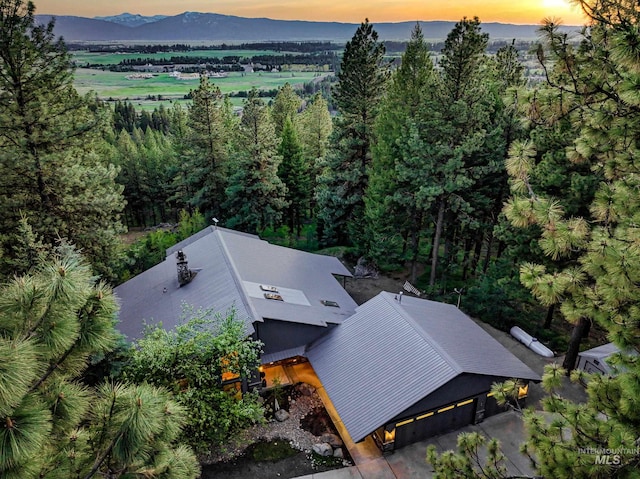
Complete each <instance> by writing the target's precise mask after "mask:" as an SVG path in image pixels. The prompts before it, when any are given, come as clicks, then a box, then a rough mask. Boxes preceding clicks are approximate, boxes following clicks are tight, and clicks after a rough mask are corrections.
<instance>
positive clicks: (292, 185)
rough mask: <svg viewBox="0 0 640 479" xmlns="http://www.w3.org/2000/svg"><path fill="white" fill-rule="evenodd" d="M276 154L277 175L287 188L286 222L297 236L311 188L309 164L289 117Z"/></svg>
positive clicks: (306, 208) (300, 228) (305, 212)
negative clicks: (277, 160) (279, 158)
mask: <svg viewBox="0 0 640 479" xmlns="http://www.w3.org/2000/svg"><path fill="white" fill-rule="evenodd" d="M278 154H279V155H280V157H281V158H282V162H281V163H280V166H279V167H278V177H279V178H280V179H281V180H282V182H283V183H284V185H285V187H286V189H287V193H286V194H285V200H286V202H287V204H288V206H287V210H286V212H285V217H286V222H287V224H288V226H289V229H290V231H291V234H294V233H296V234H297V235H298V236H299V235H300V232H301V230H302V219H303V218H304V216H305V215H306V214H307V212H308V211H309V206H310V205H309V199H310V197H311V190H310V178H309V165H308V163H307V162H306V161H305V158H304V155H303V153H302V145H301V144H300V140H298V135H297V134H296V130H295V127H294V126H293V122H292V121H291V119H290V118H287V119H286V120H285V122H284V128H283V129H282V138H281V141H280V145H279V146H278Z"/></svg>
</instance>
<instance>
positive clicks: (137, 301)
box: [114, 226, 357, 364]
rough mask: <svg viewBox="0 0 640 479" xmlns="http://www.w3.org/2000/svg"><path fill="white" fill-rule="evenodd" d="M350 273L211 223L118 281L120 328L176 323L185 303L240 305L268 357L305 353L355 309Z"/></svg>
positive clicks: (134, 331) (138, 333) (137, 331)
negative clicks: (345, 282) (346, 282)
mask: <svg viewBox="0 0 640 479" xmlns="http://www.w3.org/2000/svg"><path fill="white" fill-rule="evenodd" d="M181 271H182V273H181ZM350 276H351V273H350V272H349V270H348V269H347V268H346V267H345V266H344V265H343V264H342V263H341V262H340V261H339V260H338V259H337V258H334V257H331V256H324V255H318V254H312V253H307V252H304V251H298V250H294V249H291V248H285V247H282V246H277V245H273V244H270V243H269V242H267V241H264V240H261V239H260V238H259V237H257V236H255V235H250V234H245V233H241V232H238V231H233V230H228V229H225V228H219V227H214V226H211V227H208V228H205V229H204V230H202V231H200V232H199V233H197V234H195V235H193V236H191V237H190V238H187V239H186V240H184V241H182V242H181V243H178V244H176V245H175V246H173V247H172V248H170V249H168V250H167V256H166V259H165V260H164V261H163V262H162V263H160V264H158V265H156V266H154V267H152V268H150V269H149V270H147V271H145V272H143V273H141V274H139V275H138V276H136V277H134V278H132V279H130V280H129V281H127V282H126V283H124V284H121V285H120V286H118V287H116V288H115V290H114V292H115V294H116V296H117V297H118V299H119V302H120V314H119V323H118V325H117V328H118V329H119V330H120V332H122V333H123V334H124V335H125V336H126V337H127V338H128V339H129V340H135V339H139V338H141V337H142V336H143V334H144V329H145V327H146V325H155V324H159V323H162V326H163V327H164V328H166V329H172V328H174V327H175V326H177V325H178V324H179V323H180V321H181V318H183V308H184V305H188V306H189V307H192V308H195V309H203V310H211V311H215V312H221V313H225V312H226V311H228V310H229V309H230V308H234V309H235V311H236V314H237V317H239V318H240V319H242V320H243V321H244V322H245V325H246V330H247V335H252V336H253V337H254V338H255V339H259V340H261V341H262V342H263V343H264V347H263V355H262V361H263V363H265V364H266V363H271V362H275V361H278V360H282V359H286V358H289V357H296V356H302V355H303V354H304V349H305V347H306V345H307V344H309V343H310V342H312V341H314V340H315V339H318V338H319V337H320V336H322V335H324V334H325V333H326V332H327V331H329V330H331V329H332V328H334V327H335V326H337V325H339V324H341V323H342V322H343V321H344V320H345V319H347V318H348V317H350V316H351V315H352V314H353V313H354V311H355V308H356V306H357V305H356V303H355V302H354V300H353V299H352V298H351V296H349V294H348V293H347V292H346V291H345V290H344V288H343V287H342V286H341V284H340V282H339V279H340V278H345V277H350ZM181 278H182V279H181Z"/></svg>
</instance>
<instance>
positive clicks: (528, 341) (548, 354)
mask: <svg viewBox="0 0 640 479" xmlns="http://www.w3.org/2000/svg"><path fill="white" fill-rule="evenodd" d="M510 333H511V336H513V337H514V338H516V339H517V340H518V341H520V342H521V343H522V344H524V345H525V346H526V347H528V348H529V349H530V350H531V351H533V352H535V353H537V354H539V355H540V356H544V357H545V358H552V357H553V351H551V350H550V349H549V348H548V347H546V346H545V345H544V344H542V343H541V342H540V341H538V340H537V339H536V338H534V337H533V336H531V335H530V334H528V333H525V332H524V331H523V330H522V329H521V328H519V327H518V326H514V327H513V328H511V331H510Z"/></svg>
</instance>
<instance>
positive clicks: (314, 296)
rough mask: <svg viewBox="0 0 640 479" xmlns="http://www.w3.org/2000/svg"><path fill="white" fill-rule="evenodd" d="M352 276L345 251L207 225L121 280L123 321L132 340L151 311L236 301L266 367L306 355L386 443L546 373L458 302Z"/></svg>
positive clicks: (487, 404)
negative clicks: (390, 289)
mask: <svg viewBox="0 0 640 479" xmlns="http://www.w3.org/2000/svg"><path fill="white" fill-rule="evenodd" d="M176 254H177V256H178V257H177V258H176ZM187 261H188V265H187ZM350 276H351V273H350V272H349V270H348V269H347V268H346V267H345V266H344V265H343V264H342V263H341V262H340V261H339V260H338V259H336V258H333V257H329V256H323V255H318V254H311V253H306V252H302V251H297V250H293V249H290V248H285V247H281V246H275V245H272V244H270V243H268V242H266V241H263V240H261V239H259V238H258V237H257V236H254V235H248V234H244V233H239V232H236V231H231V230H228V229H224V228H215V227H209V228H206V229H205V230H203V231H201V232H200V233H198V234H196V235H194V236H192V237H191V238H188V239H187V240H185V241H183V242H181V243H179V244H177V245H175V246H174V247H172V248H170V249H169V250H168V251H167V258H166V259H165V261H163V262H162V263H161V264H159V265H157V266H154V267H153V268H151V269H149V270H148V271H146V272H144V273H142V274H140V275H138V276H136V277H134V278H132V279H131V280H129V281H127V282H126V283H124V284H122V285H120V286H118V287H117V288H116V289H115V293H116V295H117V296H118V298H119V300H120V302H121V310H120V323H119V325H118V328H119V329H120V331H121V332H122V333H124V334H125V335H126V336H127V337H128V338H129V339H130V340H133V339H137V338H140V337H141V336H142V334H143V330H144V327H145V323H147V324H155V323H158V322H162V324H163V327H165V328H167V329H170V328H173V327H175V326H176V325H177V324H178V321H179V318H180V315H181V310H182V304H183V303H186V304H189V305H192V306H194V307H196V308H205V309H213V310H216V311H221V312H224V311H226V310H228V309H229V308H230V307H234V308H235V309H236V311H237V315H238V317H239V318H241V319H242V320H243V321H244V322H245V324H246V329H247V334H248V335H251V336H253V337H254V338H256V339H260V340H261V341H263V343H264V354H263V355H262V358H261V359H262V364H263V369H264V371H266V372H268V371H272V372H273V371H274V370H276V369H277V368H280V369H281V370H282V366H283V365H285V366H286V365H287V364H291V363H296V362H303V361H308V362H309V363H310V364H311V366H312V367H313V370H314V371H315V373H316V374H317V376H318V378H319V379H320V381H321V382H322V384H323V386H324V389H325V391H326V392H327V394H328V396H329V398H330V400H331V401H332V402H333V405H334V407H335V409H336V410H337V412H338V414H339V415H340V418H341V420H342V422H343V424H344V426H345V428H346V430H347V431H348V433H349V435H350V436H351V438H352V439H353V440H354V441H356V442H357V441H360V440H363V439H365V438H366V437H367V436H369V435H373V436H374V438H376V439H377V442H378V444H379V445H380V446H381V447H382V448H383V449H384V450H393V449H394V448H398V447H402V446H405V445H407V444H409V443H411V442H414V441H417V440H420V439H423V438H425V437H429V436H433V435H436V434H439V433H441V432H444V431H448V430H452V429H456V428H459V427H462V426H465V425H467V424H470V423H477V422H480V421H482V420H483V419H484V417H487V416H490V415H492V414H495V413H497V412H499V411H501V410H503V409H502V408H500V407H499V406H498V405H497V404H496V402H495V400H494V399H493V398H492V397H491V394H490V388H491V385H492V384H493V383H494V382H496V381H501V380H504V379H510V378H517V379H520V380H521V382H522V388H521V391H522V394H523V396H524V395H526V392H527V385H528V382H529V381H539V380H540V377H539V376H538V375H537V374H535V373H534V372H533V371H531V370H530V369H529V368H528V367H527V366H525V365H524V364H523V363H522V362H520V361H519V360H518V359H517V358H516V357H515V356H513V355H512V354H511V353H510V352H509V351H507V350H506V349H505V348H504V347H503V346H502V345H501V344H499V343H498V342H497V341H496V340H494V339H493V338H492V337H491V336H490V335H489V334H488V333H486V332H485V331H484V330H483V329H482V328H480V327H479V326H478V325H476V324H475V323H474V322H473V321H472V320H471V319H470V318H468V317H467V316H466V315H465V314H464V313H462V312H461V311H460V310H459V309H457V308H456V307H455V306H452V305H448V304H443V303H436V302H433V301H426V300H421V299H417V298H412V297H408V296H405V297H402V298H398V299H396V297H395V296H394V295H393V294H390V293H381V294H380V295H378V296H377V297H375V298H373V299H371V300H370V301H368V302H367V303H365V304H363V305H362V306H359V307H358V306H357V305H356V303H355V302H354V301H353V299H352V298H351V297H350V296H349V294H348V293H347V292H346V291H345V290H344V288H343V287H342V285H341V284H340V281H344V280H345V278H348V277H350ZM181 283H182V286H181ZM261 384H262V385H264V380H262V381H261V380H260V379H259V378H257V380H256V381H255V382H254V383H253V384H248V385H246V386H248V387H251V386H260V385H261Z"/></svg>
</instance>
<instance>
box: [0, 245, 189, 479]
mask: <svg viewBox="0 0 640 479" xmlns="http://www.w3.org/2000/svg"><path fill="white" fill-rule="evenodd" d="M37 256H38V255H37ZM40 258H42V257H41V256H40ZM116 311H117V304H116V300H115V298H114V297H113V294H112V292H111V290H110V289H109V288H108V287H107V286H106V285H105V284H103V283H96V281H95V277H94V276H93V273H92V271H91V268H90V267H89V266H88V265H86V264H85V263H84V262H83V261H82V260H81V258H80V257H79V255H78V254H76V253H75V252H74V251H72V250H70V249H69V248H66V247H62V248H59V250H58V254H57V255H56V256H55V257H54V258H52V259H51V260H48V261H44V260H42V259H39V260H38V262H36V263H35V264H34V269H33V270H32V272H31V273H30V274H28V275H25V276H22V277H19V278H15V279H14V280H12V281H11V282H9V283H8V284H5V285H4V286H3V287H2V289H1V290H0V332H1V333H0V357H2V358H3V360H2V362H1V363H0V419H1V421H2V425H3V426H2V428H0V444H1V445H2V446H1V447H0V476H2V477H3V478H6V479H12V478H16V479H32V478H33V479H35V478H43V479H49V478H51V479H54V478H56V479H57V478H85V479H90V478H92V477H123V476H128V475H130V474H131V475H142V476H146V477H163V478H166V479H169V478H176V479H177V478H195V477H196V476H197V475H198V473H199V466H198V462H197V460H196V458H195V456H194V454H193V452H192V451H191V450H190V449H188V448H186V447H184V446H181V445H179V444H177V441H176V439H177V437H178V435H179V433H180V429H181V426H182V424H184V419H185V418H184V412H183V411H182V408H181V407H180V406H178V405H177V404H176V403H175V402H174V401H173V400H172V399H171V398H170V396H169V393H168V392H167V391H164V390H161V389H159V388H154V387H151V386H148V385H138V386H137V385H127V386H125V385H122V384H105V385H102V386H100V387H98V388H96V389H90V388H88V387H87V386H85V385H83V384H82V383H81V382H80V381H79V377H80V375H81V374H82V372H83V371H84V370H85V369H86V367H87V365H88V362H89V356H90V355H92V354H97V353H102V352H105V351H107V350H109V349H110V348H111V347H113V345H114V344H115V339H116V333H115V330H114V319H115V313H116Z"/></svg>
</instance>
